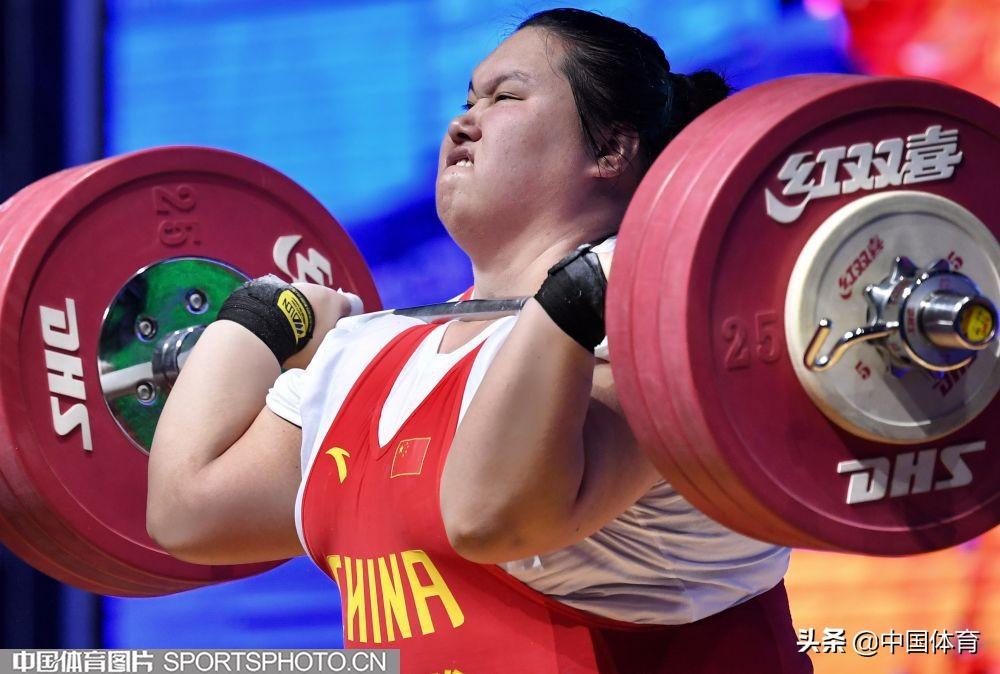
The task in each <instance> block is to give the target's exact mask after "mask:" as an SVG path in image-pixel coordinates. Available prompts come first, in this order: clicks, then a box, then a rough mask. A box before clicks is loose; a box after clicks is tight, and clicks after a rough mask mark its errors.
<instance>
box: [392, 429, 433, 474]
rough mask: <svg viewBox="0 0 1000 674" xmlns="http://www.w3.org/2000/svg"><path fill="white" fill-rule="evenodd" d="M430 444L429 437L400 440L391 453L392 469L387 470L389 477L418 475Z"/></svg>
mask: <svg viewBox="0 0 1000 674" xmlns="http://www.w3.org/2000/svg"><path fill="white" fill-rule="evenodd" d="M430 444H431V439H430V438H410V439H408V440H402V441H400V443H399V445H398V446H397V447H396V451H395V452H394V453H393V455H392V470H391V471H389V477H390V478H394V477H402V476H404V475H420V471H421V470H423V468H424V457H425V456H427V447H428V446H430Z"/></svg>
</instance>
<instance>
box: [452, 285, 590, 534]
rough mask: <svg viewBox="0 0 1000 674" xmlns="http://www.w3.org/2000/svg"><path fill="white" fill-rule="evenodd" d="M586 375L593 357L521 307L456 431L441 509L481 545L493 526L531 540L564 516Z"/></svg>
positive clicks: (535, 308)
mask: <svg viewBox="0 0 1000 674" xmlns="http://www.w3.org/2000/svg"><path fill="white" fill-rule="evenodd" d="M593 371H594V357H593V355H592V354H590V353H588V352H587V351H586V350H585V349H583V348H581V347H580V346H579V345H578V344H576V342H574V341H573V340H572V339H570V338H569V337H567V336H566V335H565V334H564V333H563V332H562V331H561V330H560V329H559V328H558V327H557V326H556V325H555V324H554V323H553V322H552V321H551V319H549V317H548V316H547V315H546V314H545V312H544V311H543V310H542V308H541V307H540V306H539V305H538V304H537V303H536V302H535V301H534V300H531V301H529V302H528V304H527V305H525V307H524V309H523V310H522V312H521V315H520V317H519V318H518V321H517V325H516V326H515V327H514V329H513V330H512V331H511V334H510V335H509V336H508V338H507V340H506V341H505V343H504V345H503V347H502V348H501V349H500V351H499V352H498V353H497V355H496V358H495V359H494V361H493V363H492V364H491V365H490V367H489V369H488V370H487V373H486V376H485V377H484V379H483V381H482V383H481V384H480V386H479V388H478V389H477V391H476V395H475V398H474V399H473V401H472V403H471V405H470V407H469V409H468V411H467V413H466V415H465V417H464V419H463V420H462V423H461V425H460V426H459V428H458V431H457V432H456V435H455V438H454V441H453V443H452V446H451V449H450V453H449V456H448V461H447V463H446V468H445V471H444V475H443V476H442V485H441V502H442V509H443V510H444V511H446V512H451V513H459V517H460V518H461V519H463V520H465V522H466V524H467V526H468V530H469V531H478V532H480V533H482V534H483V535H485V536H489V537H492V536H493V533H494V532H491V531H490V529H491V528H494V527H497V526H499V527H503V528H504V529H505V531H506V532H508V533H510V534H511V535H516V534H517V532H519V531H520V532H521V533H522V534H526V535H530V534H531V531H530V530H531V529H532V528H538V529H541V530H545V529H548V528H550V527H551V526H552V524H553V523H554V522H562V521H565V519H566V518H570V517H572V516H573V513H574V505H575V502H576V498H577V496H578V495H579V492H580V487H581V484H582V483H583V477H584V471H585V468H586V466H585V454H584V446H583V427H584V421H585V419H586V415H587V410H588V406H589V400H590V395H591V388H592V381H593ZM470 520H476V521H470Z"/></svg>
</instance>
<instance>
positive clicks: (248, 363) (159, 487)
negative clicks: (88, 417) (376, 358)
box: [149, 284, 349, 506]
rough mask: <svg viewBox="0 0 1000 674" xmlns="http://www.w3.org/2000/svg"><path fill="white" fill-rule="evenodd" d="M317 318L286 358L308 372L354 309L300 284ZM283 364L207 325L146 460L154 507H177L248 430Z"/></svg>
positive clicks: (224, 326)
mask: <svg viewBox="0 0 1000 674" xmlns="http://www.w3.org/2000/svg"><path fill="white" fill-rule="evenodd" d="M296 287H298V288H299V289H300V290H302V291H303V293H304V294H305V295H306V296H307V298H308V299H309V302H310V304H311V305H312V307H313V312H314V316H315V321H316V322H315V329H314V332H313V338H312V339H311V340H310V342H309V343H308V344H307V345H306V347H305V348H303V349H302V350H301V351H300V352H299V353H297V354H295V355H294V356H292V357H291V358H289V359H288V360H286V361H285V363H284V365H285V367H286V368H291V367H305V366H306V365H308V363H309V360H310V359H311V357H312V355H313V354H314V353H315V351H316V349H317V348H318V346H319V343H320V342H322V340H323V337H324V336H325V335H326V333H327V332H329V331H330V330H331V329H332V328H333V327H334V325H335V324H336V322H337V320H339V318H340V316H341V315H343V313H345V312H346V310H347V309H348V308H349V307H348V304H347V301H346V300H345V299H344V298H343V297H342V296H341V295H339V294H338V293H336V292H334V291H332V290H329V289H327V288H323V287H321V286H314V285H308V284H301V285H300V284H297V286H296ZM280 373H281V367H280V366H279V364H278V361H277V359H276V358H275V356H274V354H273V353H272V352H271V351H270V349H269V348H268V347H267V346H266V345H265V344H264V342H262V341H261V340H260V339H259V338H258V337H256V336H255V335H254V334H252V333H251V332H250V331H249V330H248V329H247V328H245V327H243V326H241V325H238V324H237V323H234V322H231V321H218V322H216V323H213V324H211V325H209V326H208V327H207V328H206V329H205V331H204V333H203V334H202V335H201V338H200V339H199V340H198V343H197V345H196V346H195V348H194V349H193V350H192V352H191V354H190V356H189V357H188V359H187V361H186V362H185V364H184V367H183V369H182V370H181V373H180V376H179V377H178V378H177V381H176V382H175V383H174V386H173V389H172V390H171V392H170V396H169V398H168V399H167V402H166V404H165V405H164V409H163V412H162V413H161V415H160V419H159V423H158V424H157V427H156V434H155V436H154V438H153V446H152V449H151V451H150V463H149V494H150V504H159V505H164V506H165V505H170V504H172V505H180V504H179V503H177V501H179V500H180V499H181V498H182V497H183V493H184V490H185V489H191V487H192V485H193V484H194V481H195V479H196V477H197V475H198V474H199V473H200V472H201V471H202V470H204V469H205V467H206V466H208V465H209V464H210V463H211V462H212V461H214V460H215V459H217V458H218V457H220V456H221V455H222V454H223V453H224V452H225V451H226V450H227V449H228V448H230V447H231V446H232V445H233V444H234V443H235V442H236V441H237V440H239V438H240V437H241V436H242V435H243V434H244V433H245V432H246V430H247V429H248V428H249V427H250V425H251V423H253V421H254V419H255V418H256V417H257V415H258V414H259V413H260V411H261V410H262V409H263V407H264V399H265V397H266V395H267V392H268V390H269V389H270V387H271V386H272V385H273V384H274V381H275V380H276V379H277V377H278V375H279V374H280Z"/></svg>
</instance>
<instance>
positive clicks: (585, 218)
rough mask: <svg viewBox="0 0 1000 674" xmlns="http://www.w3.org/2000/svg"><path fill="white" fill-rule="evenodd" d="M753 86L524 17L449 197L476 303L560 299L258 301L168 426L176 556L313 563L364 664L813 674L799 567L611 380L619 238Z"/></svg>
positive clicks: (261, 294)
mask: <svg viewBox="0 0 1000 674" xmlns="http://www.w3.org/2000/svg"><path fill="white" fill-rule="evenodd" d="M728 91H729V89H728V87H727V85H726V84H725V82H724V81H723V80H722V79H721V78H720V77H719V76H718V75H716V74H714V73H711V72H705V71H703V72H698V73H695V74H693V75H690V76H685V75H680V74H676V73H672V72H670V66H669V64H668V62H667V60H666V58H665V56H664V54H663V51H662V50H661V49H660V47H659V46H658V45H657V43H656V42H655V41H654V40H653V39H652V38H650V37H649V36H648V35H646V34H645V33H643V32H641V31H639V30H637V29H635V28H633V27H630V26H628V25H625V24H623V23H620V22H618V21H614V20H612V19H609V18H605V17H603V16H600V15H597V14H593V13H589V12H584V11H580V10H575V9H555V10H550V11H545V12H540V13H538V14H535V15H533V16H531V17H530V18H529V19H527V20H526V21H524V22H523V23H522V24H521V25H520V26H519V27H518V28H517V30H516V31H515V32H514V33H513V34H512V35H511V36H510V37H508V38H507V39H506V40H504V41H503V42H502V43H501V44H500V46H499V47H498V48H497V49H496V50H495V51H493V52H492V53H491V54H490V55H489V56H487V57H486V59H485V60H483V62H482V63H480V64H479V65H478V66H477V67H476V68H475V70H474V71H473V73H472V81H471V82H470V87H469V92H468V99H467V103H466V104H465V106H464V110H463V111H462V112H461V113H460V114H459V115H458V116H457V117H455V119H454V120H452V122H451V124H450V125H449V126H448V129H447V133H446V134H445V136H444V139H443V141H442V143H441V151H440V157H439V164H438V176H437V184H436V199H437V211H438V215H439V216H440V218H441V221H442V222H443V223H444V225H445V227H446V228H447V230H448V232H449V234H450V235H451V236H452V237H453V238H454V240H455V241H456V242H457V243H458V245H459V246H461V247H462V249H463V250H464V251H465V252H466V253H468V255H469V258H470V260H471V262H472V268H473V273H474V279H475V285H474V287H473V288H472V289H470V291H468V292H467V293H466V296H471V297H475V298H503V297H518V296H526V295H529V296H533V298H532V299H531V300H529V301H528V302H527V304H526V305H525V306H524V309H523V310H522V311H521V313H520V315H519V316H516V317H514V316H510V317H507V318H502V319H499V320H494V321H477V322H458V321H452V322H447V323H442V324H430V325H427V324H424V323H422V322H420V321H417V320H415V319H412V318H406V317H401V316H392V315H381V316H377V317H372V316H364V315H360V316H353V315H350V314H357V313H359V311H358V310H359V307H357V306H352V305H356V304H357V302H356V298H353V299H352V298H351V297H350V296H348V295H345V294H341V293H338V292H334V291H332V290H329V289H326V288H322V287H320V286H314V285H308V284H301V285H299V284H297V285H295V286H290V285H284V284H281V283H278V282H276V280H274V279H273V277H272V278H271V280H267V279H263V280H258V281H255V282H253V283H251V284H249V285H248V286H245V287H244V288H242V289H241V290H239V291H237V292H236V293H234V295H233V296H232V297H231V298H230V299H229V300H228V301H227V303H226V305H225V306H224V307H223V309H222V310H221V312H220V320H218V321H216V322H215V323H213V324H212V325H211V326H210V327H209V328H208V329H207V330H206V331H205V333H204V335H203V336H202V337H201V340H200V341H199V343H198V345H197V348H195V349H194V351H193V352H192V354H191V356H190V358H189V360H188V362H187V364H186V365H185V368H184V370H183V373H182V374H181V376H180V378H179V379H178V381H177V383H176V385H175V386H174V389H173V391H172V393H171V395H170V398H169V401H168V402H167V404H166V408H165V409H164V411H163V414H162V417H161V419H160V423H159V426H158V427H157V431H156V438H155V441H154V443H153V445H154V446H153V450H152V452H151V457H150V463H149V502H148V516H147V522H148V529H149V532H150V535H151V536H153V538H154V539H155V540H156V541H157V542H158V543H160V544H161V545H162V546H163V548H164V549H166V550H167V551H169V552H170V553H171V554H173V555H175V556H176V557H178V558H180V559H183V560H189V561H192V562H199V563H205V564H236V563H246V562H257V561H264V560H277V559H283V558H287V557H292V556H296V555H300V554H302V553H303V551H304V552H305V553H306V554H308V555H309V556H310V557H311V558H312V559H313V561H314V562H315V563H316V564H317V565H318V566H319V567H320V568H321V569H322V570H323V572H324V573H326V574H327V575H328V576H330V577H331V578H332V579H333V580H334V581H335V582H336V583H337V585H338V586H339V589H340V595H341V602H342V611H343V619H344V638H345V643H346V645H347V646H349V647H378V648H398V649H400V650H401V658H402V665H403V670H404V671H406V672H420V673H421V674H424V673H430V672H446V671H448V672H465V673H466V674H469V673H471V672H499V671H504V672H508V671H510V672H621V673H625V672H642V673H655V672H672V673H685V674H694V673H705V672H725V673H727V674H729V673H732V672H761V673H763V672H767V673H768V674H776V673H790V672H794V673H796V674H797V673H799V672H808V671H812V668H811V665H810V663H809V661H808V658H807V656H805V655H802V654H799V653H798V652H797V650H798V649H797V647H796V644H795V635H794V631H793V629H792V625H791V619H790V616H789V610H788V602H787V598H786V595H785V591H784V587H783V584H782V577H783V575H784V573H785V570H786V568H787V565H788V555H789V552H788V550H787V549H786V548H781V547H776V546H773V545H770V544H766V543H761V542H758V541H754V540H750V539H748V538H746V537H743V536H741V535H738V534H736V533H734V532H732V531H729V530H727V529H726V528H724V527H722V526H720V525H719V524H717V523H715V522H713V521H712V520H710V519H708V518H707V517H706V516H705V515H703V514H702V513H700V512H699V511H697V510H696V509H695V508H693V507H692V506H691V505H690V504H689V503H688V502H686V501H685V500H684V499H683V498H682V497H681V496H679V495H678V494H677V493H676V492H675V491H674V490H673V489H672V488H671V486H670V485H669V484H667V483H666V482H664V481H663V479H662V478H661V476H660V475H658V474H657V472H656V470H655V469H654V468H653V466H652V465H651V464H650V463H649V461H648V460H647V459H646V457H645V455H644V454H643V452H642V450H641V449H640V448H639V447H638V446H637V444H636V441H635V439H634V437H633V436H632V434H631V432H630V431H629V427H628V425H627V424H626V422H625V420H624V419H623V417H622V413H621V409H620V407H619V405H618V403H617V397H616V393H615V386H614V382H613V380H612V378H611V370H610V365H609V363H608V362H607V361H608V352H607V344H606V340H605V339H604V325H603V306H604V305H603V302H604V289H605V285H606V277H605V274H606V273H610V251H611V250H612V249H613V245H614V239H613V236H612V237H611V238H607V237H609V236H610V235H613V234H614V232H615V230H616V229H617V226H618V223H619V222H620V221H621V219H622V216H623V214H624V212H625V209H626V206H627V205H628V202H629V199H630V197H631V195H632V193H633V191H634V190H635V188H636V186H637V185H638V183H639V180H640V179H641V178H642V176H643V174H644V172H645V171H646V169H647V168H648V167H649V165H650V164H651V162H652V160H653V159H654V158H655V157H656V156H657V155H658V154H659V152H660V151H661V150H662V149H663V147H664V146H665V144H666V143H667V142H668V141H669V140H670V139H671V138H673V137H674V136H675V135H676V134H677V133H678V132H679V131H680V129H681V128H683V127H684V126H685V125H686V124H687V123H688V122H690V121H691V120H692V119H693V118H694V117H695V116H696V115H698V114H699V113H700V112H702V111H703V110H705V109H706V108H708V107H709V106H711V105H712V104H714V103H716V102H718V101H719V100H721V99H722V98H724V97H725V96H726V95H727V94H728ZM386 104H388V105H391V104H392V102H391V101H386ZM373 142H377V139H373ZM602 239H606V240H605V241H603V243H600V244H596V245H593V246H591V245H584V244H589V243H592V242H597V241H600V240H602ZM581 246H582V248H581ZM557 263H558V264H557ZM280 307H284V308H285V309H286V310H291V311H293V312H294V311H298V312H299V313H300V314H302V315H308V317H309V325H310V330H311V333H312V334H313V335H314V336H313V337H312V338H311V339H308V334H301V333H299V334H296V333H295V332H294V330H292V328H291V327H290V323H289V321H288V320H287V319H286V318H285V315H284V314H282V312H281V310H280ZM289 307H291V309H289ZM303 343H305V346H304V348H300V347H302V344H303ZM282 368H284V369H285V371H284V373H283V374H281V369H282ZM279 375H280V376H279Z"/></svg>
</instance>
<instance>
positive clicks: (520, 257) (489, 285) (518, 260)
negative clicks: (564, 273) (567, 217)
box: [470, 218, 620, 299]
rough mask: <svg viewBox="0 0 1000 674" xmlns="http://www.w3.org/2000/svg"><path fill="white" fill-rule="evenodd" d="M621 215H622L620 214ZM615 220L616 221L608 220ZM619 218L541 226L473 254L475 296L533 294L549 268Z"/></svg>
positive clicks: (607, 230) (610, 228) (605, 231)
mask: <svg viewBox="0 0 1000 674" xmlns="http://www.w3.org/2000/svg"><path fill="white" fill-rule="evenodd" d="M619 219H620V218H619ZM609 222H611V223H614V224H613V225H610V224H608V223H609ZM617 223H618V220H605V221H604V222H603V225H602V226H599V225H597V224H594V225H593V226H590V227H583V226H581V227H578V228H574V229H572V230H569V231H567V230H566V229H565V228H563V230H562V231H561V232H551V231H550V232H547V233H546V235H543V236H540V235H539V233H538V230H535V231H532V232H531V233H530V235H529V233H527V232H525V233H523V234H522V235H521V236H519V237H514V238H513V239H509V240H508V241H506V242H505V244H504V245H503V246H497V247H496V248H495V249H494V250H492V251H485V250H484V251H481V252H479V253H478V254H472V255H470V257H471V259H472V274H473V279H474V282H475V287H476V290H475V294H474V297H475V298H476V299H495V298H504V297H524V296H528V295H534V294H535V293H536V292H537V291H538V288H539V287H540V286H541V285H542V281H544V280H545V277H546V275H547V273H548V270H549V268H550V267H552V265H554V264H555V263H556V262H558V261H559V260H561V259H562V258H564V257H565V256H566V255H568V254H569V253H570V252H572V251H573V249H575V248H576V247H577V246H579V245H581V244H584V243H587V242H589V241H593V240H595V239H598V238H601V237H602V236H606V235H609V234H612V233H613V231H614V230H615V229H617Z"/></svg>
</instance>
